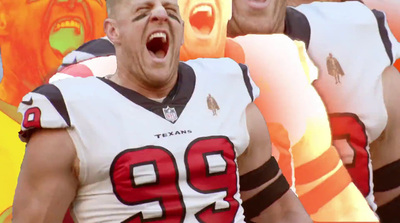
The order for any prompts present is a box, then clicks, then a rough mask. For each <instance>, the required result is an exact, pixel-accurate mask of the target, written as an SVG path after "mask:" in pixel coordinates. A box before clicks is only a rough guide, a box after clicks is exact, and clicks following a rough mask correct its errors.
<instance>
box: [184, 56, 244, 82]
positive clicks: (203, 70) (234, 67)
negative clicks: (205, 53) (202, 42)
mask: <svg viewBox="0 0 400 223" xmlns="http://www.w3.org/2000/svg"><path fill="white" fill-rule="evenodd" d="M185 64H187V65H189V66H190V67H192V69H193V70H194V71H195V73H196V76H201V77H204V78H209V77H208V76H210V77H211V78H212V79H225V78H233V77H242V76H243V74H247V73H248V68H247V66H246V65H245V64H242V63H237V62H236V61H234V60H233V59H231V58H227V57H223V58H198V59H194V60H189V61H186V62H185ZM206 76H207V77H206Z"/></svg>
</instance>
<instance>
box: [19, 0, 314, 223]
mask: <svg viewBox="0 0 400 223" xmlns="http://www.w3.org/2000/svg"><path fill="white" fill-rule="evenodd" d="M107 8H108V16H109V18H108V19H106V20H105V23H104V27H105V31H106V33H107V36H108V37H109V39H110V40H111V41H112V42H113V44H114V46H115V54H116V58H118V59H117V69H116V72H115V73H111V74H110V75H107V76H106V77H105V78H98V77H88V78H69V79H66V80H61V81H58V82H55V83H54V84H49V85H44V86H41V87H39V88H37V89H36V90H34V91H33V92H31V93H29V94H27V95H26V96H25V97H24V98H23V100H22V102H21V104H20V107H19V110H20V111H21V113H22V114H23V116H24V119H23V122H22V131H21V133H20V134H21V137H22V138H23V139H24V140H27V141H28V144H27V151H26V154H25V158H24V162H23V164H22V168H21V173H20V177H19V183H18V186H17V190H16V195H15V200H14V201H15V202H14V207H13V213H14V216H13V222H17V223H18V222H59V221H61V220H62V217H63V216H64V213H65V211H66V210H67V208H68V207H69V206H70V204H71V202H73V203H72V215H73V216H74V218H75V220H76V221H78V222H80V221H82V222H117V221H118V222H136V221H137V222H142V221H146V222H245V218H246V222H249V220H250V219H251V221H252V222H266V221H269V222H299V223H300V222H302V223H303V222H311V219H310V218H309V216H308V215H307V213H306V212H305V210H304V208H303V207H302V205H301V203H300V202H299V200H298V199H297V197H296V196H295V194H294V193H293V192H292V191H291V190H289V185H288V183H287V181H286V180H285V178H284V177H283V175H282V174H281V172H280V170H279V167H278V164H277V162H276V161H275V159H274V158H272V157H271V145H270V142H269V137H268V129H267V126H266V124H265V121H264V119H263V117H262V115H261V113H260V112H259V110H258V108H257V107H256V106H255V105H254V104H253V103H252V102H253V101H254V99H255V98H256V97H257V96H258V88H257V86H255V85H254V83H253V81H252V80H251V78H250V77H249V74H248V70H247V67H246V66H245V65H242V64H238V63H236V62H234V61H233V60H231V59H226V58H224V59H199V60H193V61H189V62H187V63H184V62H179V50H180V47H181V44H182V43H183V21H182V19H181V18H180V15H179V7H178V4H177V1H175V0H150V1H148V0H146V1H129V0H108V1H107ZM210 98H212V99H210ZM211 101H213V102H212V103H211ZM215 104H218V106H216V105H215ZM217 107H218V108H217ZM239 178H240V180H239ZM239 182H240V190H239ZM239 193H240V194H239Z"/></svg>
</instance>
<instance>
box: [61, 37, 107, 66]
mask: <svg viewBox="0 0 400 223" xmlns="http://www.w3.org/2000/svg"><path fill="white" fill-rule="evenodd" d="M108 55H115V48H114V45H113V44H112V43H111V41H110V40H109V39H108V38H106V37H103V38H99V39H94V40H91V41H89V42H87V43H85V44H83V45H82V46H80V47H79V48H78V49H76V50H74V51H72V52H70V53H69V54H68V55H67V56H65V57H64V58H63V62H62V65H61V68H63V67H66V66H69V65H71V64H75V63H78V62H81V61H84V60H87V59H90V58H93V57H102V56H108Z"/></svg>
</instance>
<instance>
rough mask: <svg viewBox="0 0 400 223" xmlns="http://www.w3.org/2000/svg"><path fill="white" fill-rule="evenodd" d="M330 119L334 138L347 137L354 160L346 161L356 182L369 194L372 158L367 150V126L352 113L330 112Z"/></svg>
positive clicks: (341, 149)
mask: <svg viewBox="0 0 400 223" xmlns="http://www.w3.org/2000/svg"><path fill="white" fill-rule="evenodd" d="M329 119H330V123H331V128H332V135H333V140H340V139H345V140H346V141H347V143H348V145H349V146H350V148H351V149H353V151H354V152H353V153H354V156H353V158H352V160H351V161H349V162H344V163H345V164H346V168H347V170H348V171H349V174H350V176H351V177H352V179H353V182H354V184H355V185H356V186H357V187H358V189H359V190H360V191H361V193H362V194H363V195H364V196H367V195H368V194H369V192H370V186H369V181H370V179H369V171H370V170H369V166H368V165H369V162H370V161H369V159H370V158H369V153H368V151H367V146H368V139H367V135H366V132H365V126H364V124H363V123H362V122H361V120H360V119H359V118H358V116H357V115H355V114H352V113H337V114H330V115H329ZM335 146H337V145H335ZM338 151H339V153H341V152H342V151H343V148H338Z"/></svg>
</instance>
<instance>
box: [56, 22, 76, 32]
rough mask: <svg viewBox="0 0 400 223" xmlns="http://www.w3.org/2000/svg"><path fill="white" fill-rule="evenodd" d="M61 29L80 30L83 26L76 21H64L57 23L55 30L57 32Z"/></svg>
mask: <svg viewBox="0 0 400 223" xmlns="http://www.w3.org/2000/svg"><path fill="white" fill-rule="evenodd" d="M61 28H76V29H78V30H80V28H81V24H80V23H79V22H76V21H74V20H68V21H63V22H60V23H57V25H56V28H55V29H56V31H57V30H59V29H61Z"/></svg>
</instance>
